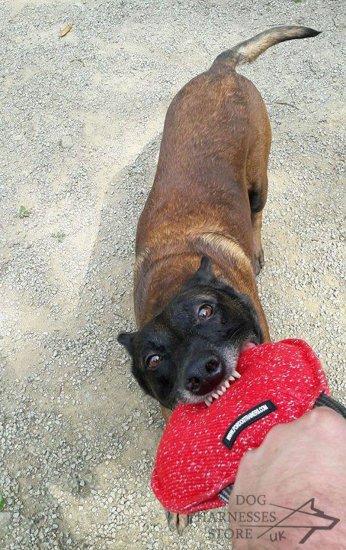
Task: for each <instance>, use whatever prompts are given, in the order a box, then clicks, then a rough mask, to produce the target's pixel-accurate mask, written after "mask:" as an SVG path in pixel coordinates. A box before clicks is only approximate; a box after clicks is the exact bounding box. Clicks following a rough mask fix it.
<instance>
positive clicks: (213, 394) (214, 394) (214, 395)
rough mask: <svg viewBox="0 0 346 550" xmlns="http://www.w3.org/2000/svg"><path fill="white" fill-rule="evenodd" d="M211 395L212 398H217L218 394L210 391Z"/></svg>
mask: <svg viewBox="0 0 346 550" xmlns="http://www.w3.org/2000/svg"><path fill="white" fill-rule="evenodd" d="M211 395H212V396H213V397H214V399H219V394H218V393H212V394H211Z"/></svg>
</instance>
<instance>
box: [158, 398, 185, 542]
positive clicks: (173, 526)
mask: <svg viewBox="0 0 346 550" xmlns="http://www.w3.org/2000/svg"><path fill="white" fill-rule="evenodd" d="M160 407H161V413H162V416H163V419H164V421H165V424H167V423H168V420H169V417H170V416H171V414H172V411H171V410H170V409H166V407H164V406H163V405H160ZM166 516H167V523H168V527H169V528H170V530H171V531H177V532H178V533H179V535H181V534H182V532H183V531H184V529H185V527H187V526H188V525H189V523H190V516H187V515H186V514H174V513H173V512H168V510H166Z"/></svg>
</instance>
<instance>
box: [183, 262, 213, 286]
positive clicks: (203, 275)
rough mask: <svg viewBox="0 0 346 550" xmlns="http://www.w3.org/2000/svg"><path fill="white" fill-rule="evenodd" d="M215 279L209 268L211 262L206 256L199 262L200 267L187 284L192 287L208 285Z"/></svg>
mask: <svg viewBox="0 0 346 550" xmlns="http://www.w3.org/2000/svg"><path fill="white" fill-rule="evenodd" d="M214 278H215V276H214V273H213V269H212V266H211V260H210V258H208V256H203V257H202V260H201V265H200V266H199V268H198V270H197V271H196V273H195V274H194V275H193V276H192V278H191V279H190V281H188V284H189V283H192V284H193V285H196V284H203V285H208V284H210V283H211V281H213V280H214Z"/></svg>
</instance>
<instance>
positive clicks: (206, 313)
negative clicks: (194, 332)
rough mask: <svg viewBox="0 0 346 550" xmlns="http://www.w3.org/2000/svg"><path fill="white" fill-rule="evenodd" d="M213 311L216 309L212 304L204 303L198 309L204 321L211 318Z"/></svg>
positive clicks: (199, 315) (200, 317)
mask: <svg viewBox="0 0 346 550" xmlns="http://www.w3.org/2000/svg"><path fill="white" fill-rule="evenodd" d="M213 312H214V310H213V308H212V307H211V306H210V305H208V304H203V306H201V307H200V308H199V310H198V317H199V319H201V320H202V321H204V320H205V319H209V317H211V316H212V315H213Z"/></svg>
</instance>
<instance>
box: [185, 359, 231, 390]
mask: <svg viewBox="0 0 346 550" xmlns="http://www.w3.org/2000/svg"><path fill="white" fill-rule="evenodd" d="M185 373H186V374H185V384H184V387H185V389H186V390H188V391H189V392H191V393H193V394H195V395H205V394H206V393H209V392H210V391H212V390H213V389H214V388H215V387H216V386H217V385H218V384H219V383H220V382H221V380H222V378H223V375H224V368H223V365H222V363H221V361H220V360H219V359H218V358H217V357H215V356H205V355H204V356H202V357H199V358H197V359H195V360H194V361H193V362H191V363H190V364H189V365H188V366H187V368H186V371H185Z"/></svg>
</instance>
